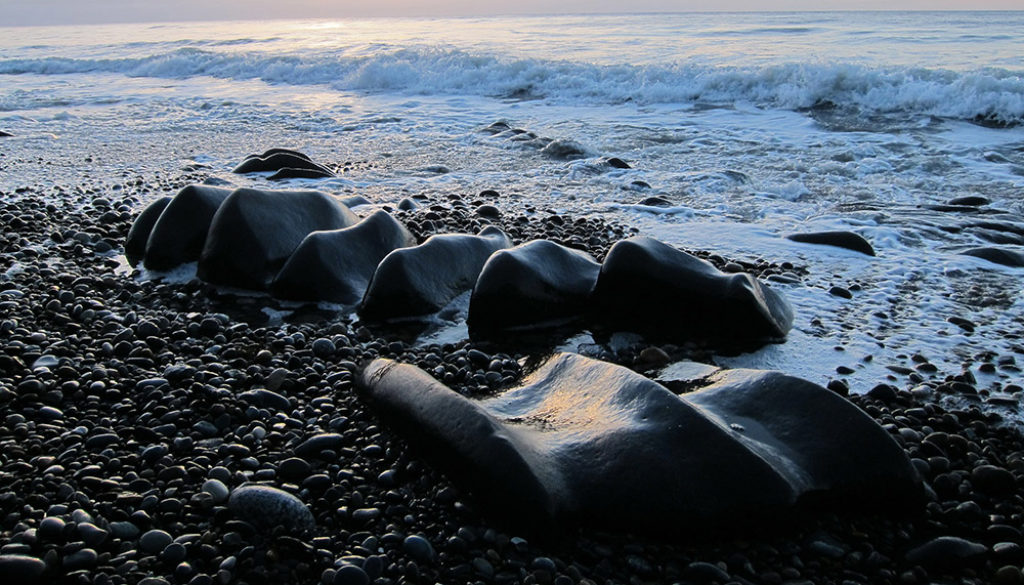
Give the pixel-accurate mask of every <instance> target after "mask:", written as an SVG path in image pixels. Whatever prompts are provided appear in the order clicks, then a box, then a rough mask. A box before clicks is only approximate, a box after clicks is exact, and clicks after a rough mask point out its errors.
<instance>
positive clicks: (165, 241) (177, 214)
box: [136, 185, 231, 270]
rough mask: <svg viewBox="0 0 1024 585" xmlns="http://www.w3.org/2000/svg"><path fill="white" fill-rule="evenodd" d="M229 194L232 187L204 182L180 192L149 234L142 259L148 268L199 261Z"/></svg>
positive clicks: (160, 267) (154, 268)
mask: <svg viewBox="0 0 1024 585" xmlns="http://www.w3.org/2000/svg"><path fill="white" fill-rule="evenodd" d="M230 194H231V190H230V189H223V188H220V187H208V186H205V185H189V186H188V187H185V188H184V189H182V190H180V191H178V193H177V194H176V195H175V196H174V197H173V198H172V199H171V201H170V203H168V204H167V206H166V207H165V208H164V210H163V212H162V213H161V214H160V217H159V218H158V219H157V220H156V223H155V224H154V225H153V229H152V231H151V232H150V234H149V239H148V240H147V242H146V253H145V256H144V259H143V264H144V265H145V267H146V268H148V269H150V270H170V269H171V268H174V267H175V266H179V265H181V264H185V263H186V262H195V261H196V260H199V255H200V254H201V253H202V251H203V246H204V245H205V244H206V235H207V232H209V229H210V222H211V221H213V216H214V214H215V213H216V212H217V210H218V209H219V208H220V206H221V204H222V203H224V200H225V199H227V198H228V195H230ZM139 219H140V220H141V216H140V218H139ZM136 221H138V220H136Z"/></svg>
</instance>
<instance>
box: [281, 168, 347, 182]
mask: <svg viewBox="0 0 1024 585" xmlns="http://www.w3.org/2000/svg"><path fill="white" fill-rule="evenodd" d="M334 176H335V174H334V173H332V172H330V171H328V170H326V169H323V170H321V169H296V168H292V167H285V168H283V169H280V170H278V171H277V172H276V173H274V174H273V175H270V176H269V177H267V180H269V181H283V180H285V179H325V178H329V177H334Z"/></svg>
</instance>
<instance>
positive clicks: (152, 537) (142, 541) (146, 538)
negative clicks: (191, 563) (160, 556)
mask: <svg viewBox="0 0 1024 585" xmlns="http://www.w3.org/2000/svg"><path fill="white" fill-rule="evenodd" d="M172 542H174V538H173V537H172V536H171V535H170V533H168V532H167V531H165V530H159V529H153V530H149V531H147V532H145V533H143V535H142V536H140V537H139V546H140V547H142V550H144V551H146V552H150V553H157V552H160V551H162V550H164V548H165V547H166V546H167V545H169V544H171V543H172Z"/></svg>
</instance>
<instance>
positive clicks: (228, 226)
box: [197, 189, 358, 290]
mask: <svg viewBox="0 0 1024 585" xmlns="http://www.w3.org/2000/svg"><path fill="white" fill-rule="evenodd" d="M357 221H358V218H357V217H356V216H355V214H353V213H352V212H351V211H350V210H349V209H348V208H347V207H345V206H344V205H342V204H341V203H339V202H338V201H337V200H336V199H334V198H333V197H330V196H328V195H325V194H323V193H320V192H318V191H260V190H256V189H237V190H235V191H234V192H232V193H231V195H230V196H229V197H228V198H227V199H225V200H224V203H223V204H222V205H221V207H220V209H218V210H217V213H216V214H215V215H214V217H213V221H212V222H211V223H210V231H209V234H208V236H207V239H206V244H205V245H204V246H203V251H202V254H201V255H200V257H199V267H198V270H197V275H198V276H199V278H201V279H202V280H205V281H207V282H210V283H213V284H220V285H226V286H234V287H238V288H246V289H253V290H263V289H265V288H266V287H267V285H269V284H270V281H271V280H272V279H273V277H274V276H275V275H276V274H277V272H278V270H280V269H281V267H282V266H283V265H284V263H285V261H286V260H287V259H288V257H289V256H290V255H291V254H292V252H293V251H294V250H295V248H296V247H298V245H299V243H301V242H302V240H303V238H305V237H306V236H307V235H309V234H310V233H311V232H314V231H317V230H336V229H341V228H346V227H348V226H350V225H353V224H355V223H356V222H357Z"/></svg>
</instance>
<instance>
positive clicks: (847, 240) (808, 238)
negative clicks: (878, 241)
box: [786, 231, 875, 256]
mask: <svg viewBox="0 0 1024 585" xmlns="http://www.w3.org/2000/svg"><path fill="white" fill-rule="evenodd" d="M786 239H787V240H792V241H794V242H801V243H804V244H819V245H823V246H834V247H837V248H846V249H847V250H853V251H855V252H860V253H861V254H867V255H868V256H874V255H875V249H874V248H873V247H871V243H870V242H868V241H867V240H865V239H864V237H863V236H861V235H860V234H855V233H853V232H844V231H832V232H810V233H804V234H790V235H788V236H786Z"/></svg>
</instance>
